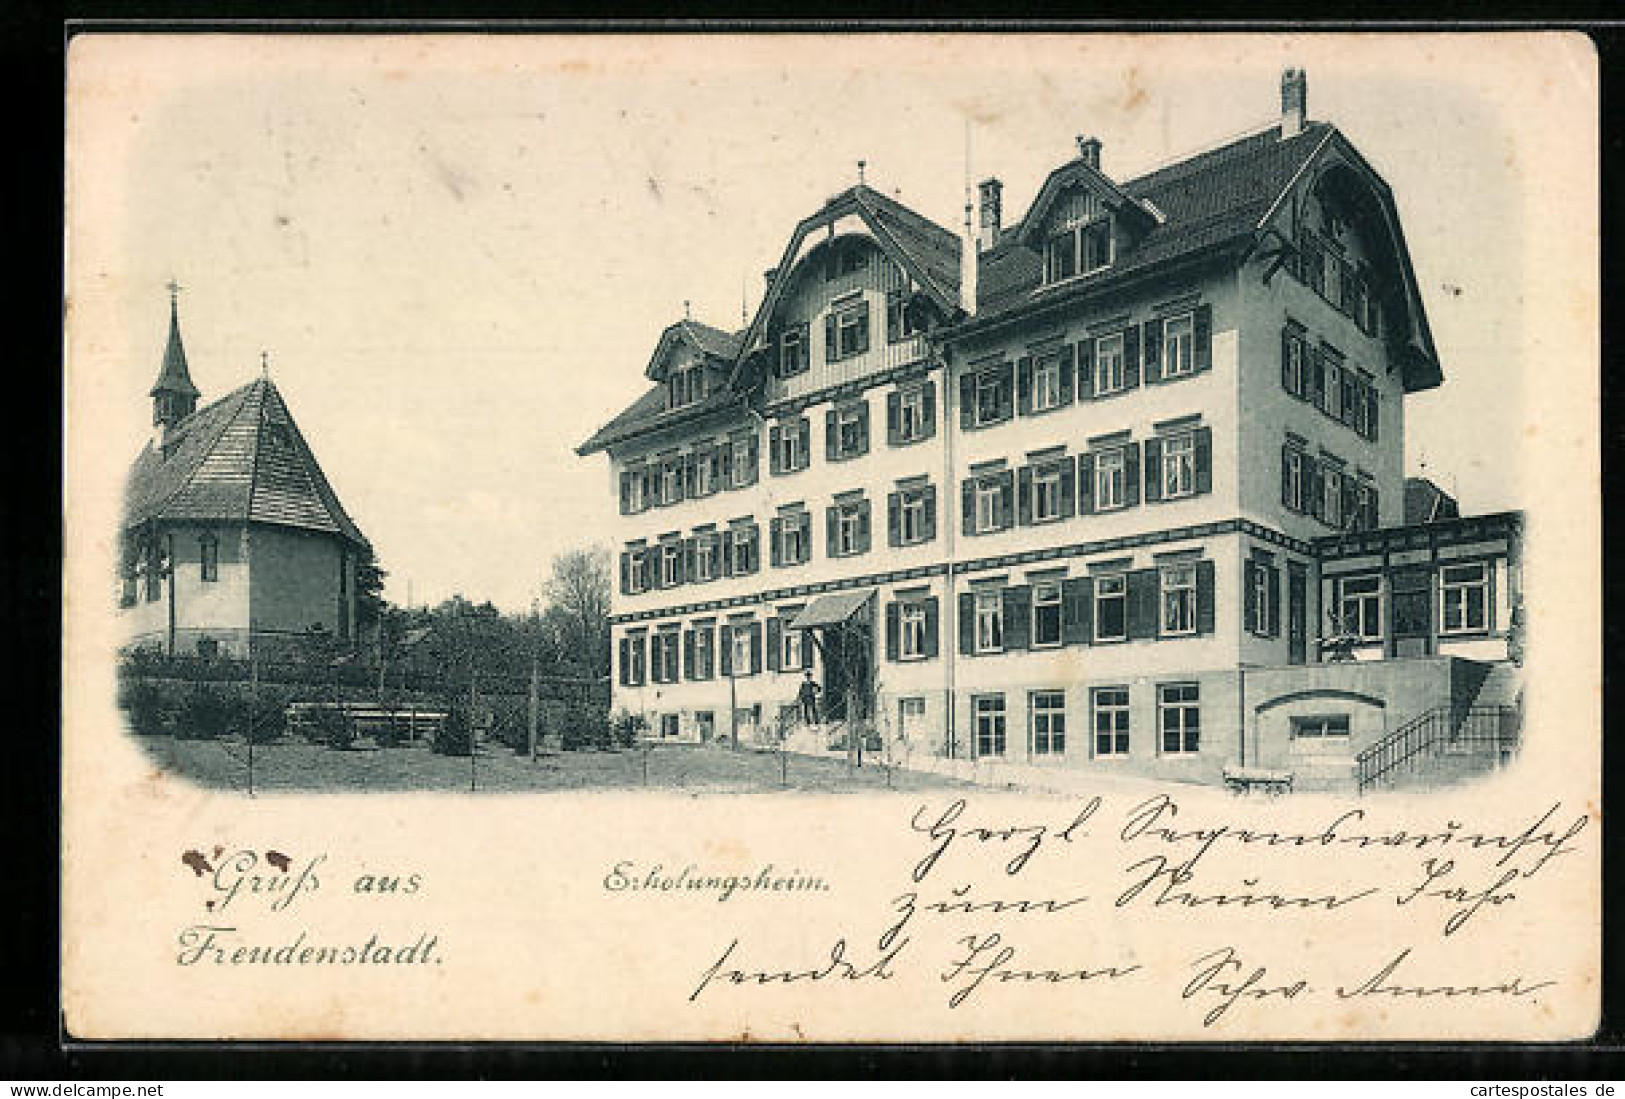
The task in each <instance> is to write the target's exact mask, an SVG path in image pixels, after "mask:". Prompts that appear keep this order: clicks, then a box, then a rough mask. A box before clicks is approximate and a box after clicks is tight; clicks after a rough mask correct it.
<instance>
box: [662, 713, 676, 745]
mask: <svg viewBox="0 0 1625 1099" xmlns="http://www.w3.org/2000/svg"><path fill="white" fill-rule="evenodd" d="M677 730H678V720H677V715H676V714H661V715H660V736H661V738H662V739H665V740H670V739H671V738H672V737H674V736H676V735H677Z"/></svg>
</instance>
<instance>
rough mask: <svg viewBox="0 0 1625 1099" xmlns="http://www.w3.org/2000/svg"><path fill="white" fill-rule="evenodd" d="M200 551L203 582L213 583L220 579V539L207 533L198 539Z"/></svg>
mask: <svg viewBox="0 0 1625 1099" xmlns="http://www.w3.org/2000/svg"><path fill="white" fill-rule="evenodd" d="M198 551H199V554H198V557H199V563H200V565H201V571H202V578H203V582H204V583H205V584H212V583H214V582H215V581H216V580H219V579H220V539H219V538H216V537H215V536H214V535H212V534H205V535H204V536H203V537H202V538H200V539H198Z"/></svg>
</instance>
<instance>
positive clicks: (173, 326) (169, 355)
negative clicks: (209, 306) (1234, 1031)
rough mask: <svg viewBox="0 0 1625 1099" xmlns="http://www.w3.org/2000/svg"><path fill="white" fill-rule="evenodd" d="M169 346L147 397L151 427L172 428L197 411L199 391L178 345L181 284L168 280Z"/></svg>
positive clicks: (184, 351) (184, 352) (180, 346)
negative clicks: (194, 410) (148, 399)
mask: <svg viewBox="0 0 1625 1099" xmlns="http://www.w3.org/2000/svg"><path fill="white" fill-rule="evenodd" d="M168 287H169V346H168V347H166V348H165V349H164V363H163V366H162V367H161V368H160V369H159V371H158V380H157V381H156V382H154V383H153V385H152V390H151V391H150V392H149V394H148V396H150V397H151V398H152V422H153V426H155V427H157V426H162V427H165V428H172V427H174V426H175V425H176V424H178V423H180V422H181V421H182V420H184V419H185V418H186V417H188V416H190V415H191V414H192V410H193V409H195V408H196V407H197V399H198V395H199V394H198V388H197V386H195V385H193V384H192V374H191V372H190V371H189V370H188V369H187V368H186V348H185V347H184V346H183V345H182V344H181V321H180V306H179V298H180V291H181V288H180V284H178V283H177V282H176V281H175V280H174V279H170V280H169V284H168Z"/></svg>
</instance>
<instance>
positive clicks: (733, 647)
mask: <svg viewBox="0 0 1625 1099" xmlns="http://www.w3.org/2000/svg"><path fill="white" fill-rule="evenodd" d="M751 636H752V633H751V625H747V624H745V623H738V624H736V625H735V626H734V627H733V628H732V629H731V630H729V631H728V645H729V648H730V653H729V657H730V669H731V670H732V672H733V674H734V675H754V674H756V668H755V667H754V666H753V665H752V663H751V659H750V648H751V645H750V639H751Z"/></svg>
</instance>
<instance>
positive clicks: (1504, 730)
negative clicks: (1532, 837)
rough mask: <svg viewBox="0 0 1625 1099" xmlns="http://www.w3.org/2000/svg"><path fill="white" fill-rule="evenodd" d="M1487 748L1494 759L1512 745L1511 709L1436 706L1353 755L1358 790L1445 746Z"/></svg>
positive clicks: (1513, 712) (1514, 727) (1514, 732)
mask: <svg viewBox="0 0 1625 1099" xmlns="http://www.w3.org/2000/svg"><path fill="white" fill-rule="evenodd" d="M1485 744H1488V745H1492V746H1493V747H1494V750H1495V751H1496V753H1497V754H1499V755H1506V754H1510V753H1511V752H1514V751H1516V750H1517V747H1518V728H1517V710H1516V709H1515V708H1513V707H1511V706H1470V707H1467V708H1466V709H1458V708H1456V707H1455V706H1450V705H1446V706H1436V707H1434V708H1433V709H1431V710H1428V711H1426V712H1425V713H1422V714H1419V715H1418V716H1416V717H1415V718H1412V719H1411V720H1410V721H1407V722H1406V723H1405V724H1404V725H1401V726H1400V727H1399V728H1398V729H1395V730H1394V731H1393V732H1391V733H1389V734H1388V735H1387V736H1385V737H1383V738H1382V739H1381V740H1379V741H1377V742H1376V743H1375V744H1373V745H1371V746H1370V747H1369V748H1367V749H1365V751H1363V752H1361V753H1359V754H1358V755H1357V756H1355V757H1354V766H1355V782H1356V786H1357V788H1358V790H1359V792H1361V793H1364V792H1365V791H1366V790H1367V789H1369V788H1370V787H1371V786H1374V785H1375V784H1377V783H1378V782H1381V781H1383V780H1384V779H1387V778H1389V777H1390V776H1392V775H1394V774H1395V773H1396V772H1398V771H1399V769H1400V768H1401V767H1407V769H1408V770H1410V771H1415V770H1416V769H1417V768H1418V767H1420V765H1421V763H1422V762H1423V761H1424V760H1426V759H1431V758H1433V757H1434V756H1437V755H1440V754H1442V752H1443V751H1444V750H1445V749H1446V748H1448V747H1463V746H1466V747H1471V746H1477V745H1485Z"/></svg>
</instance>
